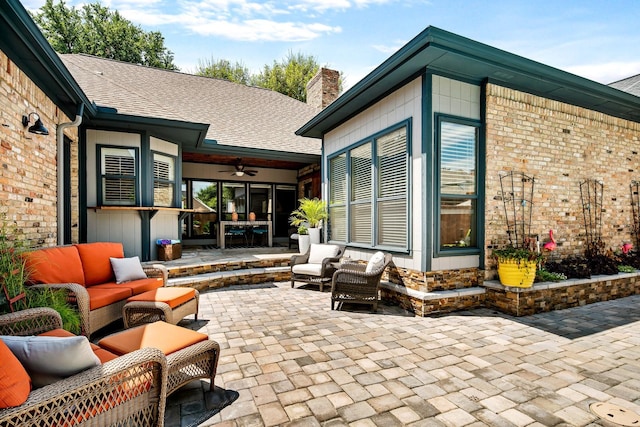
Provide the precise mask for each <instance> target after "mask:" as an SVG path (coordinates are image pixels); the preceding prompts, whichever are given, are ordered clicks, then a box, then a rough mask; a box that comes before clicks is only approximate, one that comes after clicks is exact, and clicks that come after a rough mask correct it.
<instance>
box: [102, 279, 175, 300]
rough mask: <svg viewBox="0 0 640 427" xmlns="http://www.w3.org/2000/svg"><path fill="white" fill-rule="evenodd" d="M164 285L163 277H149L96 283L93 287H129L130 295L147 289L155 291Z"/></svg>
mask: <svg viewBox="0 0 640 427" xmlns="http://www.w3.org/2000/svg"><path fill="white" fill-rule="evenodd" d="M162 285H164V282H163V281H162V278H161V277H149V278H147V279H139V280H132V281H131V282H124V283H116V282H109V283H103V284H102V285H95V286H92V288H96V289H128V290H129V291H130V294H129V296H133V295H138V294H142V293H144V292H147V291H153V290H154V289H158V288H160V287H162Z"/></svg>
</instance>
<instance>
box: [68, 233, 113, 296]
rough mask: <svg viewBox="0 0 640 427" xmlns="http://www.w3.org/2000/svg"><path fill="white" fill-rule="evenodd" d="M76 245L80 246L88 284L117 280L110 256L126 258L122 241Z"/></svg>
mask: <svg viewBox="0 0 640 427" xmlns="http://www.w3.org/2000/svg"><path fill="white" fill-rule="evenodd" d="M75 247H76V248H78V253H79V254H80V260H81V261H82V268H83V270H84V282H85V283H86V284H87V286H92V285H98V284H100V283H107V282H113V281H114V280H115V276H114V275H113V269H112V268H111V261H110V260H109V258H110V257H113V258H124V249H123V248H122V243H113V242H96V243H80V244H78V245H75Z"/></svg>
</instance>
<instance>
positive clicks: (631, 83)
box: [609, 74, 640, 96]
mask: <svg viewBox="0 0 640 427" xmlns="http://www.w3.org/2000/svg"><path fill="white" fill-rule="evenodd" d="M609 86H611V87H614V88H616V89H620V90H622V91H624V92H628V93H631V94H633V95H635V96H640V74H637V75H635V76H631V77H627V78H626V79H622V80H618V81H617V82H613V83H609Z"/></svg>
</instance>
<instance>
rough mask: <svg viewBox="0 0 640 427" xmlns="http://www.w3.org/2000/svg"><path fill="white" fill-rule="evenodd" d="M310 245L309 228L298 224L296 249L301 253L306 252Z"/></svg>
mask: <svg viewBox="0 0 640 427" xmlns="http://www.w3.org/2000/svg"><path fill="white" fill-rule="evenodd" d="M310 245H311V239H310V237H309V230H308V229H307V227H305V226H304V225H300V226H298V251H299V252H300V253H301V254H306V253H307V251H308V250H309V246H310Z"/></svg>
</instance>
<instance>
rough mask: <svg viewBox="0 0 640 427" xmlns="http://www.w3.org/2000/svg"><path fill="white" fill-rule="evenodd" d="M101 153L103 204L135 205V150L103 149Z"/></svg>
mask: <svg viewBox="0 0 640 427" xmlns="http://www.w3.org/2000/svg"><path fill="white" fill-rule="evenodd" d="M101 153H102V204H103V205H135V203H136V153H135V150H133V149H126V148H102V150H101Z"/></svg>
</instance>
